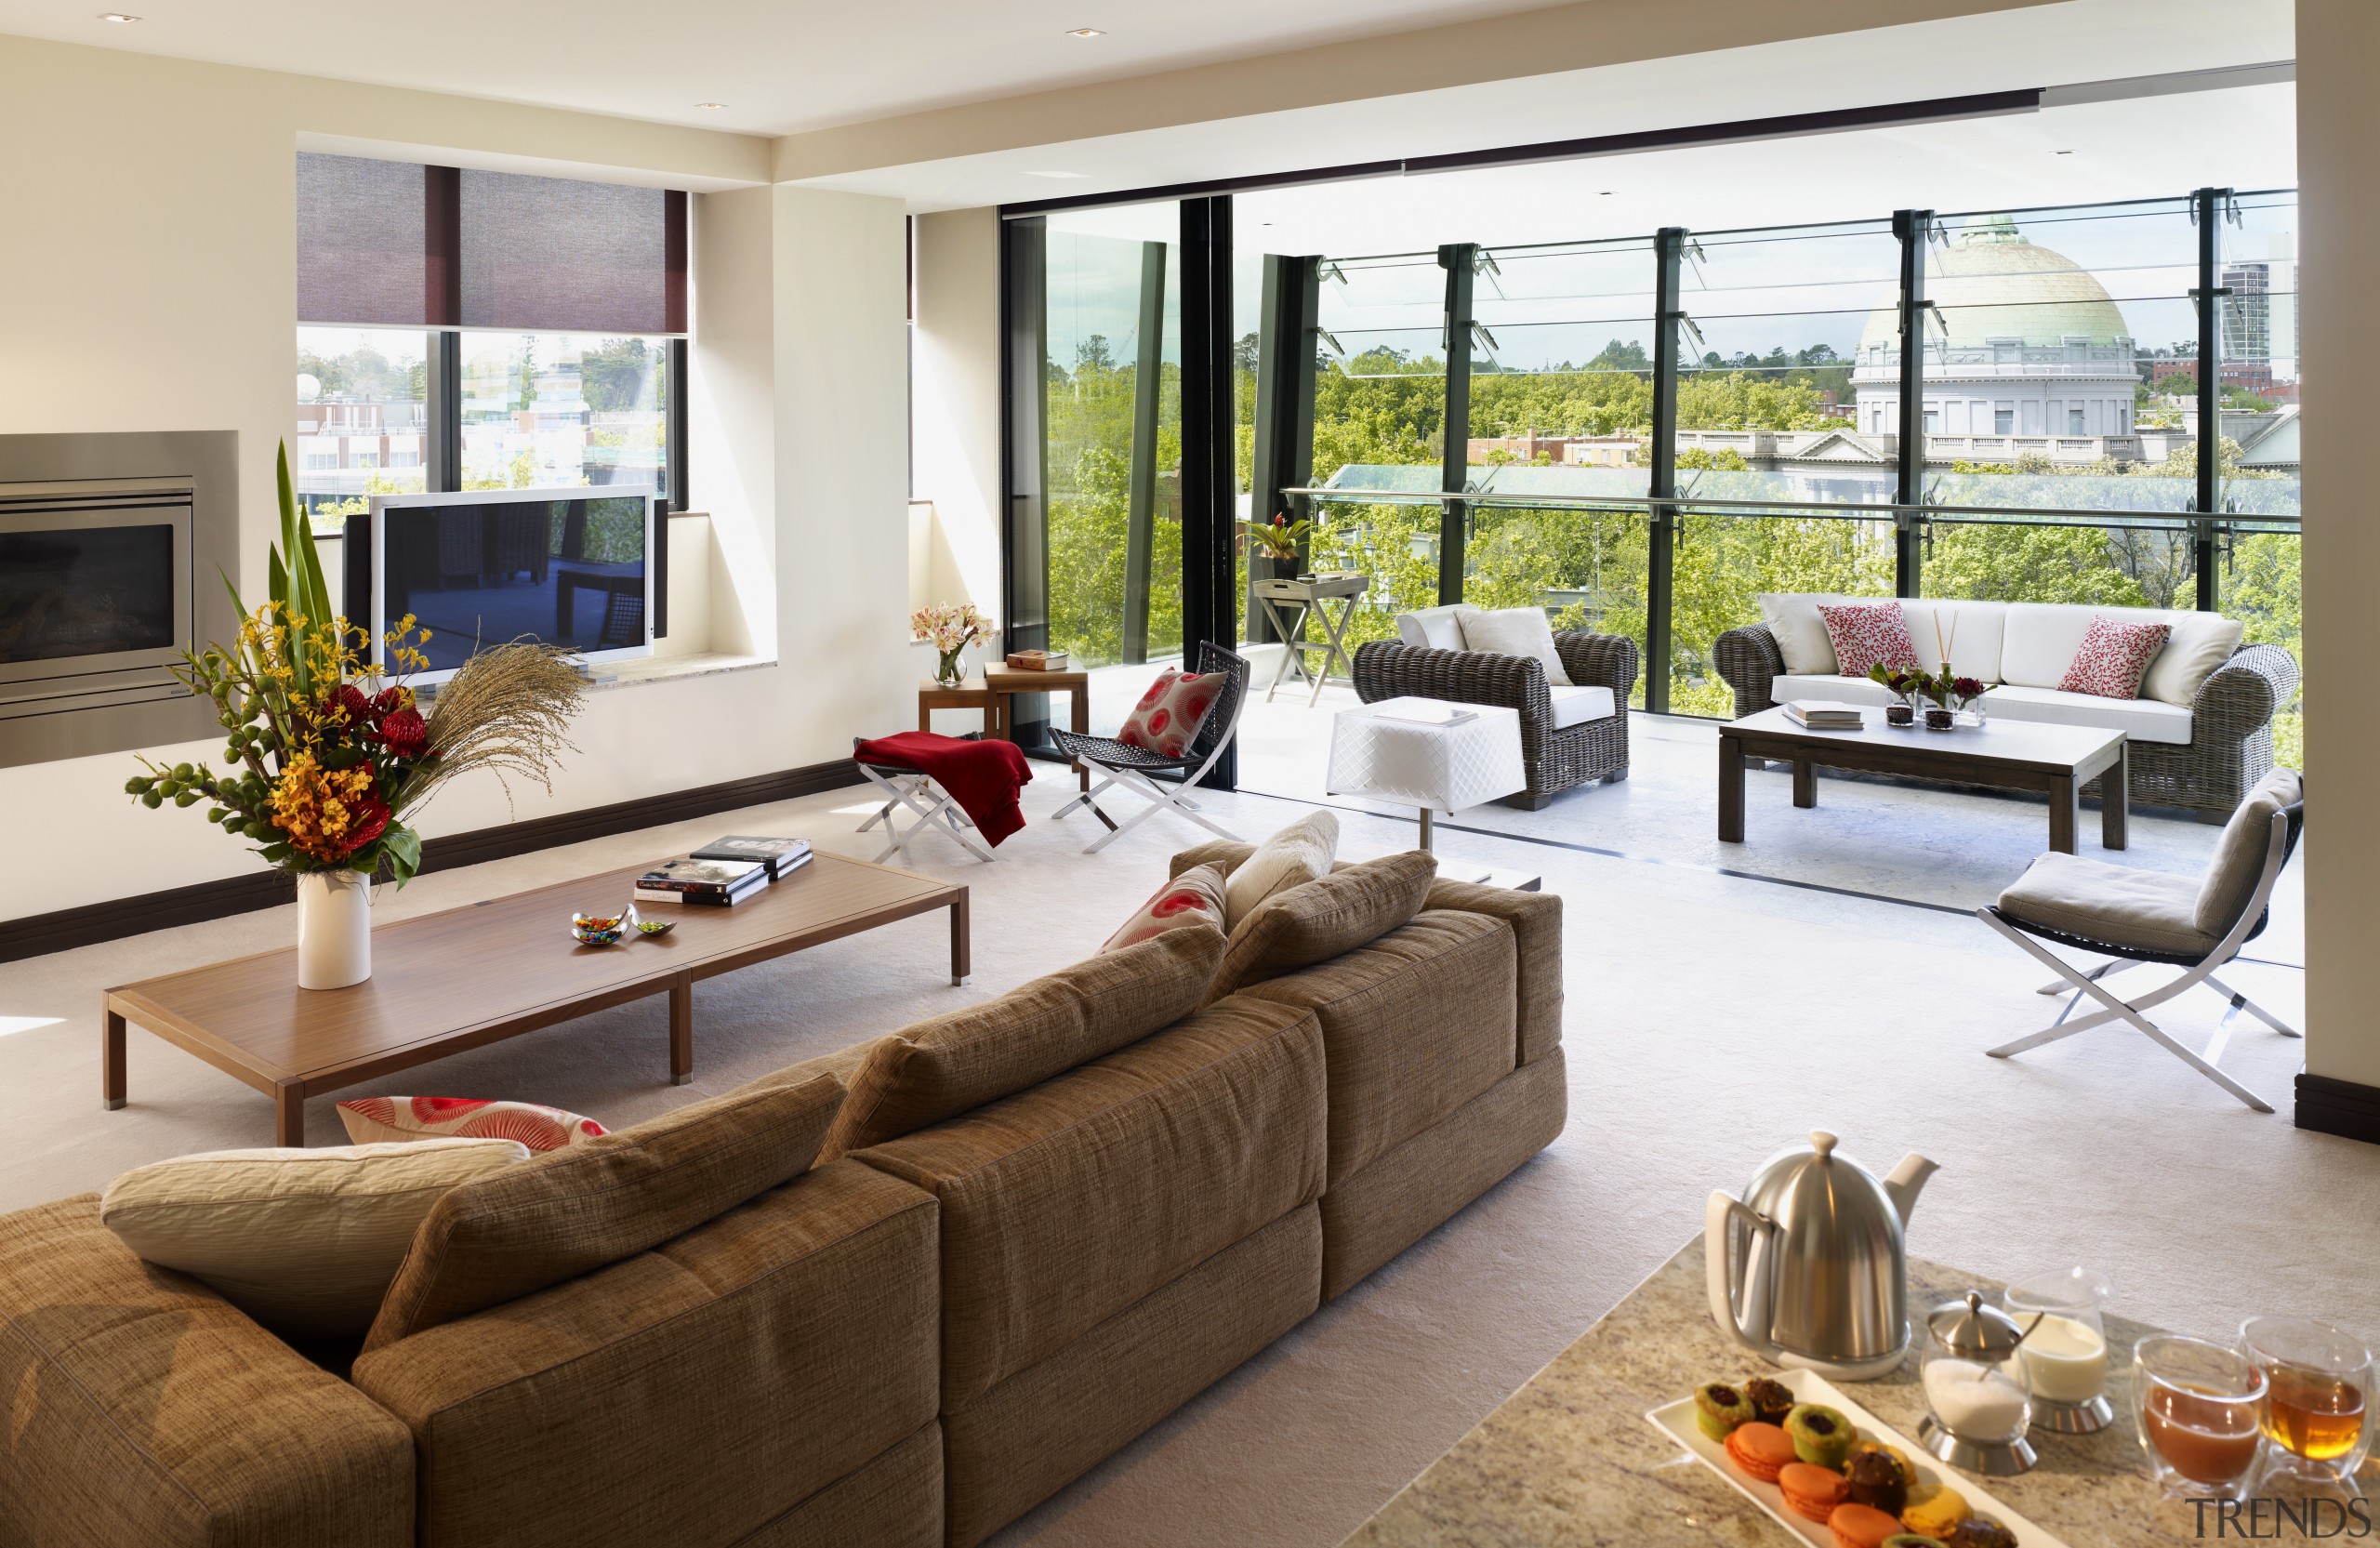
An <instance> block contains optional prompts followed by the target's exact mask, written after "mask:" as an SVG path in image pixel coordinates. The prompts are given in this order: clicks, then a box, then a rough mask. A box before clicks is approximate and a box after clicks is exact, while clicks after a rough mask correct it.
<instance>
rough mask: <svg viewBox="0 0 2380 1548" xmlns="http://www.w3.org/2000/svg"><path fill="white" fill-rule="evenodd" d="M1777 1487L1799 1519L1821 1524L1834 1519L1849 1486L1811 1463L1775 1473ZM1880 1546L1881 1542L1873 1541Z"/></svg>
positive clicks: (1840, 1477)
mask: <svg viewBox="0 0 2380 1548" xmlns="http://www.w3.org/2000/svg"><path fill="white" fill-rule="evenodd" d="M1777 1487H1778V1488H1781V1489H1783V1490H1784V1491H1785V1502H1786V1503H1787V1504H1789V1505H1791V1506H1792V1507H1793V1509H1794V1510H1795V1511H1796V1512H1797V1513H1798V1514H1800V1515H1806V1516H1808V1517H1809V1518H1810V1519H1811V1520H1813V1521H1824V1520H1826V1519H1828V1518H1829V1517H1830V1516H1831V1515H1834V1508H1835V1507H1836V1506H1837V1505H1840V1504H1842V1503H1843V1497H1844V1496H1845V1494H1847V1493H1849V1492H1850V1489H1851V1486H1850V1484H1848V1483H1847V1482H1845V1480H1844V1476H1843V1475H1842V1474H1840V1473H1837V1472H1835V1471H1834V1470H1833V1469H1832V1468H1827V1467H1820V1466H1818V1465H1817V1464H1816V1463H1814V1462H1788V1463H1786V1464H1785V1465H1784V1466H1783V1467H1780V1468H1778V1470H1777ZM1876 1541H1879V1542H1882V1541H1884V1539H1882V1538H1878V1539H1877V1540H1876Z"/></svg>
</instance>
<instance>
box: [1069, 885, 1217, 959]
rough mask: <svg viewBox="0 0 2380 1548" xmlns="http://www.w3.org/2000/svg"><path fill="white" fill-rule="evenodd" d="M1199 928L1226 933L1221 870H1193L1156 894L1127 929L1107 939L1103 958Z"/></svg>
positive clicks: (1128, 921) (1139, 911)
mask: <svg viewBox="0 0 2380 1548" xmlns="http://www.w3.org/2000/svg"><path fill="white" fill-rule="evenodd" d="M1193 925H1196V926H1199V927H1202V928H1205V929H1208V930H1211V931H1213V932H1214V933H1216V934H1218V935H1220V934H1222V933H1223V867H1220V866H1193V867H1190V868H1189V869H1188V870H1186V871H1183V873H1182V874H1181V875H1180V876H1177V877H1175V878H1174V879H1173V880H1170V881H1169V882H1167V883H1166V884H1165V885H1164V886H1162V887H1159V888H1158V889H1157V895H1156V896H1155V897H1152V898H1150V899H1149V900H1148V901H1147V902H1146V903H1144V904H1142V905H1141V906H1140V907H1139V908H1137V909H1135V910H1134V911H1133V914H1132V917H1131V919H1129V920H1125V921H1124V928H1123V929H1121V930H1118V931H1117V932H1116V933H1115V934H1113V935H1110V936H1108V937H1107V944H1106V945H1105V946H1101V947H1100V948H1099V950H1100V953H1101V955H1103V956H1104V955H1105V954H1106V953H1108V952H1111V951H1121V950H1123V949H1124V948H1125V947H1126V946H1138V945H1140V944H1141V943H1142V942H1143V941H1145V940H1148V939H1150V938H1152V937H1154V936H1157V935H1162V934H1164V933H1166V932H1167V931H1169V930H1181V929H1184V928H1187V927H1189V926H1193Z"/></svg>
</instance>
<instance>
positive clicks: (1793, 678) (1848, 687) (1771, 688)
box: [1768, 672, 1895, 705]
mask: <svg viewBox="0 0 2380 1548" xmlns="http://www.w3.org/2000/svg"><path fill="white" fill-rule="evenodd" d="M1768 696H1769V697H1770V698H1772V699H1774V700H1776V701H1777V702H1778V704H1790V703H1792V701H1793V700H1795V699H1832V700H1834V701H1836V702H1837V703H1841V704H1867V705H1886V704H1891V703H1893V702H1895V700H1894V697H1893V691H1892V690H1891V689H1889V688H1887V687H1885V686H1884V684H1883V683H1881V682H1878V681H1876V680H1875V679H1874V678H1871V677H1839V676H1835V675H1833V674H1831V673H1816V672H1813V673H1811V674H1810V675H1808V676H1806V677H1805V676H1800V675H1794V674H1788V675H1786V676H1783V677H1778V678H1775V679H1772V680H1771V681H1770V682H1769V684H1768Z"/></svg>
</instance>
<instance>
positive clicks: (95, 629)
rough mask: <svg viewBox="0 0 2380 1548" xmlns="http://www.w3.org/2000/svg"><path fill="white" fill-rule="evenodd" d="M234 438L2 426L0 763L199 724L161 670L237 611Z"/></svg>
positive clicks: (215, 636) (201, 704)
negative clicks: (230, 582) (233, 594)
mask: <svg viewBox="0 0 2380 1548" xmlns="http://www.w3.org/2000/svg"><path fill="white" fill-rule="evenodd" d="M236 479H237V438H236V437H235V436H234V435H233V434H231V432H229V431H221V432H175V433H161V434H128V435H114V434H100V435H13V436H0V764H14V763H30V762H37V761H45V760H48V759H57V758H73V757H81V756H85V755H87V754H91V753H100V752H112V751H120V750H123V749H125V748H139V747H152V746H160V745H165V744H170V743H173V742H178V741H189V740H192V739H196V738H200V737H205V736H209V735H212V734H214V733H215V732H216V731H217V730H218V729H219V727H218V722H217V721H216V719H215V712H214V708H213V706H212V705H210V704H209V703H207V701H205V700H204V699H200V698H196V697H193V696H192V695H191V694H190V692H189V691H188V690H187V689H185V688H183V687H182V686H181V684H179V682H177V681H174V678H173V675H172V672H171V671H170V669H169V668H171V667H172V666H173V665H174V664H175V663H176V662H178V661H179V660H180V659H181V655H182V653H183V652H184V651H187V650H192V649H194V648H197V647H199V646H202V645H204V644H205V643H206V642H210V641H215V640H226V639H229V638H230V632H231V628H233V627H235V620H234V618H233V615H232V610H231V602H230V600H229V598H228V596H227V595H226V593H225V591H224V588H223V583H222V580H221V579H220V578H219V576H218V569H219V570H220V572H221V573H222V574H223V575H231V576H237V574H238V573H239V530H238V496H237V485H236Z"/></svg>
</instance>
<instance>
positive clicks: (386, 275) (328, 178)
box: [298, 154, 445, 326]
mask: <svg viewBox="0 0 2380 1548" xmlns="http://www.w3.org/2000/svg"><path fill="white" fill-rule="evenodd" d="M429 175H430V168H428V167H426V166H417V165H412V164H410V163H406V162H399V161H369V160H366V159H364V158H363V157H360V156H324V155H313V154H300V155H299V156H298V321H299V322H300V323H385V324H399V325H414V326H419V325H424V324H431V323H435V322H439V321H443V319H441V318H438V317H434V316H432V315H431V312H430V307H431V305H432V300H433V297H432V291H433V289H434V288H437V287H438V286H441V285H443V281H444V278H445V276H444V274H443V272H440V273H438V274H436V275H435V276H433V275H432V273H431V269H432V264H431V259H430V240H429V233H430V214H429V207H430V201H429V198H428V192H427V191H428V188H429V183H430V176H429ZM433 279H434V280H435V282H436V284H433Z"/></svg>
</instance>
